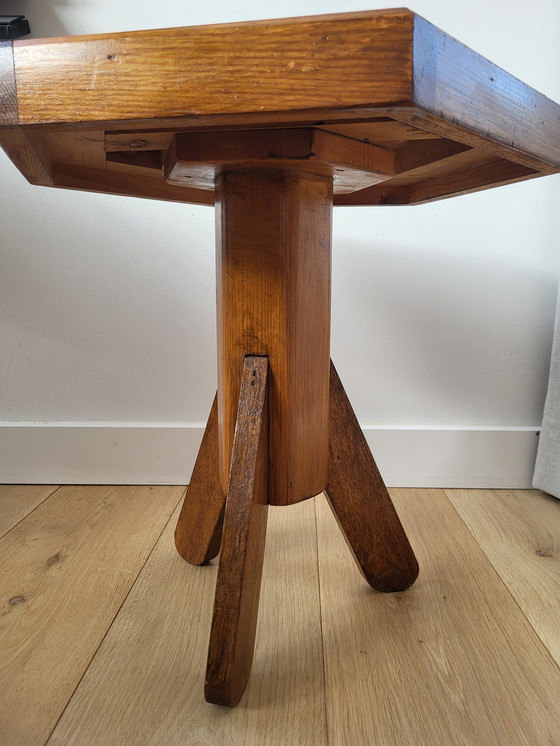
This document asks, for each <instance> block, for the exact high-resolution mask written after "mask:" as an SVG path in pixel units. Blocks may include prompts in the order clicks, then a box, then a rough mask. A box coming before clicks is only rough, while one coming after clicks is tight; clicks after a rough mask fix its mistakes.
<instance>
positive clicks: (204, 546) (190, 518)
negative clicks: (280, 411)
mask: <svg viewBox="0 0 560 746" xmlns="http://www.w3.org/2000/svg"><path fill="white" fill-rule="evenodd" d="M225 502H226V498H225V495H224V491H223V489H222V487H221V484H220V480H219V476H218V405H217V400H216V398H215V399H214V403H213V404H212V409H211V411H210V416H209V418H208V424H207V425H206V430H205V431H204V436H203V438H202V443H201V445H200V449H199V451H198V456H197V459H196V463H195V466H194V470H193V473H192V477H191V481H190V483H189V487H188V489H187V493H186V495H185V499H184V502H183V507H182V509H181V514H180V516H179V520H178V521H177V526H176V528H175V546H176V547H177V551H178V552H179V554H180V555H181V557H183V559H185V560H187V562H190V563H191V564H192V565H203V564H205V563H206V562H210V560H212V559H214V557H217V556H218V554H219V552H220V543H221V539H222V524H223V516H224V506H225Z"/></svg>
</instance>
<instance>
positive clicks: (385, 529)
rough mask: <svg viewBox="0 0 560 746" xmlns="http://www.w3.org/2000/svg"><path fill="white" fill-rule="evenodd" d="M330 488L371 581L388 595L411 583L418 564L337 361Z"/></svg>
mask: <svg viewBox="0 0 560 746" xmlns="http://www.w3.org/2000/svg"><path fill="white" fill-rule="evenodd" d="M325 492H326V495H327V499H328V501H329V504H330V506H331V508H332V510H333V513H334V515H335V517H336V519H337V521H338V524H339V526H340V529H341V531H342V533H343V534H344V537H345V539H346V541H347V543H348V546H349V547H350V549H351V551H352V554H353V556H354V559H355V560H356V564H357V565H358V567H359V569H360V571H361V572H362V574H363V576H364V577H365V579H366V580H367V582H368V583H369V584H370V585H371V586H372V587H373V588H375V589H376V590H378V591H383V592H386V593H387V592H391V591H402V590H405V588H408V587H409V586H411V585H412V584H413V583H414V581H415V580H416V578H417V576H418V563H417V562H416V558H415V556H414V553H413V551H412V548H411V546H410V544H409V542H408V539H407V537H406V534H405V532H404V529H403V527H402V525H401V522H400V520H399V517H398V515H397V512H396V510H395V508H394V505H393V502H392V500H391V498H390V497H389V493H388V492H387V488H386V487H385V484H384V483H383V479H382V478H381V474H380V473H379V470H378V468H377V465H376V463H375V461H374V459H373V456H372V455H371V451H370V450H369V446H368V444H367V442H366V439H365V437H364V434H363V432H362V429H361V428H360V425H359V423H358V420H357V419H356V415H355V414H354V410H353V409H352V405H351V404H350V402H349V401H348V397H347V396H346V392H345V391H344V388H343V386H342V383H341V382H340V378H339V377H338V374H337V372H336V370H335V367H334V365H333V364H332V363H331V381H330V416H329V479H328V484H327V489H326V491H325Z"/></svg>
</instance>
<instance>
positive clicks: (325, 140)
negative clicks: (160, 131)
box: [108, 127, 396, 194]
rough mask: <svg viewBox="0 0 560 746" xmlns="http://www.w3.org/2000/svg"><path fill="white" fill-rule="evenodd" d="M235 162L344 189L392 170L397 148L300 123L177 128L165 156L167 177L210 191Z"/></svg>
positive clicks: (129, 157)
mask: <svg viewBox="0 0 560 746" xmlns="http://www.w3.org/2000/svg"><path fill="white" fill-rule="evenodd" d="M156 152H158V151H156ZM108 155H110V156H114V155H115V153H111V154H108ZM119 155H120V157H121V159H123V160H124V162H125V163H126V162H127V161H128V162H129V163H135V162H137V160H136V159H138V157H139V154H138V153H131V152H130V151H124V152H122V153H120V154H119ZM140 156H141V157H142V156H143V157H145V156H146V153H140ZM160 168H161V166H160ZM239 168H243V170H248V169H256V168H269V169H275V170H278V169H283V170H292V171H305V172H306V173H316V174H320V175H328V176H330V177H332V180H333V188H334V193H335V194H346V193H349V192H354V191H356V190H359V189H363V188H364V187H366V186H369V185H371V184H377V183H379V182H381V181H385V180H386V179H388V178H390V177H391V176H393V175H394V174H395V173H396V154H395V153H394V152H393V151H391V150H388V149H386V148H380V147H378V146H377V145H373V144H371V143H366V142H361V141H359V140H354V139H352V138H350V137H344V136H342V135H337V134H335V133H333V132H327V131H326V130H322V129H318V128H312V127H299V128H297V129H289V128H286V129H276V130H257V131H238V132H228V133H227V136H224V133H221V132H199V133H189V134H178V135H176V136H175V138H174V139H173V141H172V142H171V144H170V147H169V149H168V151H167V154H166V156H165V176H166V180H167V181H168V182H169V183H172V184H184V185H186V186H189V187H195V188H198V189H206V190H211V191H214V185H215V181H216V177H217V175H218V174H219V173H221V172H222V171H226V170H236V169H239Z"/></svg>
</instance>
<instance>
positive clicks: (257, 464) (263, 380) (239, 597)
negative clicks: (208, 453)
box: [204, 356, 268, 707]
mask: <svg viewBox="0 0 560 746" xmlns="http://www.w3.org/2000/svg"><path fill="white" fill-rule="evenodd" d="M267 379H268V358H266V357H252V356H247V357H246V358H245V362H244V365H243V374H242V377H241V389H240V392H239V407H238V410H237V423H236V426H235V438H234V440H233V452H232V458H231V471H230V476H229V483H228V490H227V497H226V510H225V516H224V532H223V536H222V549H221V555H220V566H219V569H218V578H217V580H216V595H215V597H214V612H213V614H212V628H211V631H210V644H209V648H208V665H207V667H206V681H205V685H204V696H205V698H206V701H207V702H212V703H213V704H217V705H227V706H229V707H234V706H235V705H236V704H237V703H238V702H239V700H240V699H241V697H242V696H243V693H244V692H245V688H246V686H247V682H248V681H249V675H250V673H251V665H252V663H253V653H254V648H255V636H256V630H257V616H258V612H259V596H260V590H261V576H262V567H263V559H264V547H265V541H266V525H267V514H268V402H267V391H268V380H267Z"/></svg>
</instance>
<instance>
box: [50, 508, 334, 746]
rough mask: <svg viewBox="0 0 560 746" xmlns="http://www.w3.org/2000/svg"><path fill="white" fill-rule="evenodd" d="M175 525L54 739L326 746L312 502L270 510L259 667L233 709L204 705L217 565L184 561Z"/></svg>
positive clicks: (79, 745)
mask: <svg viewBox="0 0 560 746" xmlns="http://www.w3.org/2000/svg"><path fill="white" fill-rule="evenodd" d="M176 515H177V516H178V511H177V513H176ZM173 528H174V520H172V521H170V523H169V525H168V527H167V528H166V530H165V532H164V534H163V535H162V537H161V539H160V541H159V542H158V544H157V546H156V548H155V549H154V552H153V553H152V555H151V556H150V559H149V560H148V562H147V563H146V566H145V568H144V570H143V571H142V573H141V575H140V577H139V579H138V581H137V583H136V584H135V586H134V588H133V590H132V591H131V593H130V595H129V596H128V598H127V600H126V602H125V604H124V605H123V607H122V609H121V611H120V613H119V615H118V616H117V618H116V620H115V622H114V623H113V625H112V627H111V629H110V631H109V633H108V635H107V637H106V638H105V640H104V641H103V644H102V645H101V647H100V649H99V651H98V653H97V655H96V657H95V658H94V660H93V661H92V664H91V666H90V668H89V669H88V671H87V673H86V675H85V676H84V678H83V680H82V682H81V683H80V686H79V687H78V689H77V691H76V693H75V694H74V697H73V698H72V700H71V702H70V704H69V706H68V708H67V710H66V711H65V713H64V715H63V717H62V718H61V720H60V722H59V723H58V726H57V727H56V729H55V731H54V733H53V735H52V737H51V739H50V740H49V746H71V745H72V744H74V745H76V746H83V744H87V746H107V745H108V744H110V745H111V746H121V745H123V746H124V745H125V744H126V745H127V746H128V745H129V744H134V746H145V745H147V744H150V745H153V746H161V745H162V744H165V746H174V745H177V746H185V745H186V744H188V746H203V745H204V746H206V745H211V746H220V744H227V745H228V746H230V744H235V746H241V745H242V744H247V746H260V745H261V744H263V745H264V744H266V746H276V744H283V745H285V746H295V745H296V744H297V746H307V745H311V746H323V744H326V726H325V723H326V719H325V710H324V707H325V702H324V696H325V694H324V678H323V660H322V647H321V623H320V611H319V588H318V568H317V548H316V532H315V508H314V505H313V501H306V502H304V503H301V504H298V505H292V506H289V507H287V508H285V507H284V508H278V507H277V508H274V507H271V508H270V509H269V528H268V538H267V551H266V556H265V567H264V572H263V580H262V591H261V600H260V613H259V622H258V629H257V640H256V647H255V658H254V662H253V670H252V674H251V678H250V680H249V685H248V687H247V691H246V693H245V695H244V697H243V699H242V700H241V702H240V703H239V704H238V705H237V707H236V708H235V709H233V710H231V709H229V708H224V707H218V706H215V705H210V704H207V703H206V702H205V701H204V672H205V663H206V654H207V645H208V638H209V632H210V620H211V612H212V601H213V596H214V593H213V591H214V584H215V579H216V569H217V568H216V563H214V564H212V565H209V566H204V567H193V566H192V565H189V564H187V563H186V562H184V561H183V560H182V559H181V558H180V557H179V555H178V554H177V552H176V550H175V547H174V545H173Z"/></svg>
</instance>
